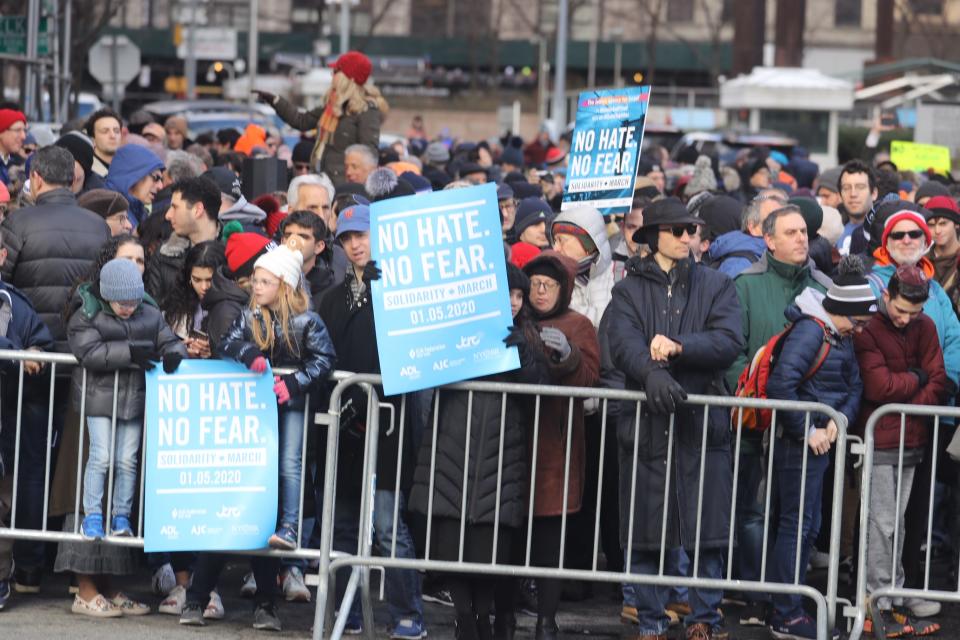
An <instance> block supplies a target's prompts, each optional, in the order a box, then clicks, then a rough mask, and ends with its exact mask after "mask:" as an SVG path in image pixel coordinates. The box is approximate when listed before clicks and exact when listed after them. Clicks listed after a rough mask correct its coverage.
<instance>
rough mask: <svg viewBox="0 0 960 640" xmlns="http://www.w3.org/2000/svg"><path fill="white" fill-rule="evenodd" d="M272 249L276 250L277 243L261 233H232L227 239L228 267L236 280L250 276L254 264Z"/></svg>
mask: <svg viewBox="0 0 960 640" xmlns="http://www.w3.org/2000/svg"><path fill="white" fill-rule="evenodd" d="M272 248H276V243H274V242H273V240H271V239H270V238H267V237H265V236H262V235H260V234H259V233H249V232H244V231H241V232H237V233H232V234H230V237H228V238H227V246H226V255H227V267H229V268H230V272H231V273H232V274H233V276H234V277H236V278H242V277H244V276H250V275H251V274H252V273H253V263H255V262H256V261H257V258H259V257H260V256H262V255H263V254H265V253H266V252H267V251H269V250H270V249H272Z"/></svg>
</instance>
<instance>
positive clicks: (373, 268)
mask: <svg viewBox="0 0 960 640" xmlns="http://www.w3.org/2000/svg"><path fill="white" fill-rule="evenodd" d="M381 275H382V272H381V271H380V267H378V266H377V261H376V260H370V261H368V262H367V264H366V265H364V267H363V281H364V282H366V283H367V284H370V283H371V282H373V281H374V280H379V279H380V276H381Z"/></svg>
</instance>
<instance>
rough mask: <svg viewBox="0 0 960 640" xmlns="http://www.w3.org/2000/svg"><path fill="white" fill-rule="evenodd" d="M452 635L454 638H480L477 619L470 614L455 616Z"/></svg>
mask: <svg viewBox="0 0 960 640" xmlns="http://www.w3.org/2000/svg"><path fill="white" fill-rule="evenodd" d="M453 637H454V638H456V640H480V634H479V633H478V631H477V619H476V618H475V617H474V616H472V615H470V616H457V622H456V627H455V630H454V634H453Z"/></svg>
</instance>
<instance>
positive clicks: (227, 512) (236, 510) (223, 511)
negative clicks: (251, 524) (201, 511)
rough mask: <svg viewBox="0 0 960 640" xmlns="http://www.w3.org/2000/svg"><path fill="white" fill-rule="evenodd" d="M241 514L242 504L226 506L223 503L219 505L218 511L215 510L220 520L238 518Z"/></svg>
mask: <svg viewBox="0 0 960 640" xmlns="http://www.w3.org/2000/svg"><path fill="white" fill-rule="evenodd" d="M242 514H243V507H242V506H232V507H228V506H227V505H223V506H222V507H220V511H218V512H217V517H218V518H220V519H221V520H225V519H230V518H239V517H240V516H241V515H242Z"/></svg>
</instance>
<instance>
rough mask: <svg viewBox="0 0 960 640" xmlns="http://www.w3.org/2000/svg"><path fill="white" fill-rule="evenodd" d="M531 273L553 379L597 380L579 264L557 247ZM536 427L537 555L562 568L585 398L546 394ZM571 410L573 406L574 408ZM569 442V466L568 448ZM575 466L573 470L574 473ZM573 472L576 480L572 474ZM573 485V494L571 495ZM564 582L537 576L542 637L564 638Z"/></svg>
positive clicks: (580, 465) (583, 383) (573, 509)
mask: <svg viewBox="0 0 960 640" xmlns="http://www.w3.org/2000/svg"><path fill="white" fill-rule="evenodd" d="M523 270H524V272H525V273H526V274H527V275H528V276H529V277H530V306H531V308H532V310H533V316H534V318H535V320H536V322H537V326H538V327H539V331H540V340H541V341H542V342H543V345H544V353H545V356H546V357H545V363H546V373H547V381H546V384H551V385H562V386H569V387H592V386H594V384H596V382H597V380H599V378H600V345H599V344H598V342H597V333H596V331H595V330H594V328H593V324H591V322H590V320H589V319H588V318H587V317H586V316H584V315H582V314H580V313H577V312H576V311H573V310H571V309H570V301H571V300H572V298H573V289H574V283H575V279H576V274H577V263H576V262H574V261H573V260H572V259H570V258H567V257H566V256H563V255H560V254H559V253H557V252H556V251H544V252H543V253H541V254H540V255H539V256H537V257H536V258H534V259H533V260H531V261H530V262H528V263H527V264H526V266H524V268H523ZM540 407H541V408H540V422H539V423H538V424H537V425H536V431H535V432H534V431H533V430H531V434H530V437H531V441H532V439H533V436H534V433H535V434H536V436H537V439H536V443H537V447H536V451H535V452H534V455H536V456H537V458H536V462H537V473H536V477H535V478H534V483H535V490H534V507H533V515H534V520H533V532H532V536H533V540H532V546H531V549H532V557H531V561H532V562H533V563H534V564H536V565H538V566H541V567H559V566H560V558H561V557H562V556H563V549H561V547H560V533H561V526H562V522H563V516H564V515H566V516H570V515H571V514H574V513H577V512H578V511H580V507H581V502H582V500H583V483H584V474H585V457H586V455H585V449H586V444H585V440H584V433H583V400H582V399H577V400H575V401H574V402H573V404H572V405H571V404H570V398H562V397H559V396H555V397H548V398H546V397H545V398H543V399H542V400H541V402H540ZM568 412H572V415H570V414H569V413H568ZM568 449H569V460H570V463H569V469H568V468H567V463H566V460H567V450H568ZM568 473H569V476H568V475H567V474H568ZM567 477H569V485H565V483H564V479H565V478H567ZM565 487H566V492H567V501H566V503H564V501H563V496H564V491H565ZM560 588H561V585H560V582H559V581H558V580H555V579H548V578H540V579H538V580H537V592H538V602H537V607H538V610H537V638H542V639H543V640H552V639H554V638H557V637H558V634H559V629H558V628H557V619H556V616H557V607H558V605H559V603H560Z"/></svg>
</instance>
